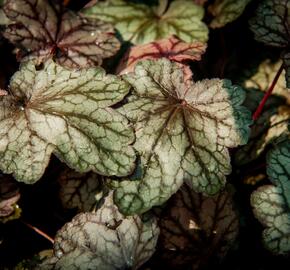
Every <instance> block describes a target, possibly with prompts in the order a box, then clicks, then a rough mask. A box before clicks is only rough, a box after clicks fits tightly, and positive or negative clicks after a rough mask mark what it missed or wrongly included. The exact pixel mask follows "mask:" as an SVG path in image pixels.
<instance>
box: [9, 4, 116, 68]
mask: <svg viewBox="0 0 290 270" xmlns="http://www.w3.org/2000/svg"><path fill="white" fill-rule="evenodd" d="M4 11H5V13H6V16H7V17H8V18H9V19H10V20H11V21H12V22H11V24H10V25H8V27H7V28H6V30H5V32H4V36H5V37H6V38H7V39H9V40H10V41H11V42H12V43H13V44H14V45H15V46H17V47H18V48H20V50H21V51H20V58H22V57H25V59H34V60H35V61H36V63H41V62H43V61H45V60H46V59H48V58H50V57H53V56H54V57H55V59H56V61H57V62H58V63H59V64H61V65H63V66H66V67H69V68H82V67H91V66H98V65H100V64H101V63H102V60H103V59H104V58H107V57H110V56H112V55H114V54H115V53H116V52H117V51H118V50H119V46H120V45H119V41H118V40H117V39H116V38H115V37H114V35H113V33H114V29H113V27H112V26H111V25H110V24H108V23H104V22H101V21H99V20H95V19H84V18H82V17H81V16H79V15H77V14H75V13H73V12H72V11H65V10H63V8H62V7H61V6H60V5H57V4H52V1H47V0H7V1H6V4H5V5H4Z"/></svg>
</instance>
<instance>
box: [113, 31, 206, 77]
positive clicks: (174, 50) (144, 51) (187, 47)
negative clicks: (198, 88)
mask: <svg viewBox="0 0 290 270" xmlns="http://www.w3.org/2000/svg"><path fill="white" fill-rule="evenodd" d="M205 50H206V44H204V43H201V42H198V41H196V42H193V43H186V42H183V41H181V40H180V39H178V38H176V37H175V36H171V37H169V38H165V39H161V40H158V41H155V42H151V43H149V44H145V45H136V46H133V47H131V48H130V49H129V51H128V52H127V53H126V55H125V56H124V57H123V58H122V59H121V61H120V63H119V66H118V68H117V73H119V74H126V73H128V72H133V71H134V68H135V65H136V64H137V63H138V61H140V60H146V59H158V58H162V57H165V58H168V59H169V60H172V61H175V62H179V63H184V62H187V61H200V60H201V55H202V54H204V53H205ZM184 68H185V69H188V70H189V71H187V73H189V74H191V71H190V68H188V67H186V66H184ZM190 77H191V76H190Z"/></svg>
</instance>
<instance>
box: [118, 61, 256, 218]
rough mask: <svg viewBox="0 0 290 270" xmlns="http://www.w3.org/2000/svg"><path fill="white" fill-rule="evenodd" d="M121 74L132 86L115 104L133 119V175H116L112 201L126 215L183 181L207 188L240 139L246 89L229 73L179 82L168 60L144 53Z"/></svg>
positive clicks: (215, 186) (212, 190) (244, 133)
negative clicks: (122, 178) (135, 155)
mask: <svg viewBox="0 0 290 270" xmlns="http://www.w3.org/2000/svg"><path fill="white" fill-rule="evenodd" d="M123 78H124V79H125V80H126V81H128V82H129V83H130V84H131V85H132V86H133V90H132V95H131V97H130V98H129V102H128V103H127V104H125V105H124V106H123V107H122V108H121V109H120V112H122V113H123V114H124V115H125V116H126V117H128V118H129V119H130V120H131V121H132V122H133V123H134V125H135V131H136V142H135V144H134V147H135V149H136V150H137V152H138V153H139V155H140V164H139V166H138V169H137V175H136V177H137V179H138V180H134V181H132V180H130V179H128V180H125V181H121V182H117V183H116V185H117V189H116V192H115V201H116V203H117V204H118V206H119V207H120V209H121V211H122V212H124V213H126V214H131V213H142V212H145V211H147V210H148V209H150V208H151V207H152V206H154V205H160V204H162V203H164V202H165V201H166V200H168V198H169V197H170V196H171V195H172V194H173V193H175V192H176V191H177V190H178V189H179V187H180V186H181V185H182V183H183V181H184V180H185V181H186V182H187V183H188V184H189V185H190V186H192V187H193V189H194V190H195V191H196V192H203V193H204V194H208V195H213V194H216V193H217V192H219V191H220V190H221V189H222V188H223V187H224V185H225V182H226V177H225V176H226V175H227V174H229V173H230V172H231V166H230V157H229V152H228V148H231V147H235V146H237V145H240V144H245V143H246V142H247V139H248V135H249V127H248V126H249V124H250V123H251V116H250V113H249V111H247V110H246V109H245V108H244V107H242V106H240V104H241V103H242V102H243V100H244V98H245V96H244V92H243V91H242V89H241V88H239V87H237V86H233V85H232V84H231V82H230V81H228V80H219V79H212V80H208V79H206V80H203V81H199V82H193V81H192V80H188V81H186V82H184V74H183V70H182V69H181V68H180V67H179V66H178V65H177V64H176V63H173V62H170V61H169V60H167V59H164V58H163V59H160V60H157V61H153V60H146V61H141V62H139V63H138V64H137V65H136V68H135V73H132V74H127V75H124V76H123Z"/></svg>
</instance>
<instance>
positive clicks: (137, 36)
mask: <svg viewBox="0 0 290 270" xmlns="http://www.w3.org/2000/svg"><path fill="white" fill-rule="evenodd" d="M163 2H164V1H163ZM160 5H162V1H160ZM158 10H159V11H160V8H158V7H157V8H156V7H154V6H148V5H146V4H140V3H132V2H127V1H125V0H108V1H106V2H97V3H96V4H95V5H93V6H91V7H88V8H86V9H84V10H83V13H84V14H85V15H86V16H87V17H89V18H97V19H101V20H103V21H105V22H110V23H112V24H114V25H115V27H116V29H117V30H118V31H119V32H120V33H121V35H122V37H123V39H124V40H127V41H131V42H132V43H134V44H145V43H149V42H152V41H155V40H158V39H163V38H168V37H169V36H170V35H176V36H178V37H179V38H180V39H182V40H184V41H185V42H193V41H201V42H206V41H207V39H208V29H207V26H206V25H205V24H204V23H203V22H202V21H201V20H202V18H203V14H204V10H203V8H202V7H201V6H199V5H196V4H195V3H194V2H193V1H189V0H183V1H173V2H172V3H171V4H170V6H169V8H168V9H167V10H163V9H162V12H161V14H159V12H158Z"/></svg>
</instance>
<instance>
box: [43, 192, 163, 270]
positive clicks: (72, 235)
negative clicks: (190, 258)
mask: <svg viewBox="0 0 290 270" xmlns="http://www.w3.org/2000/svg"><path fill="white" fill-rule="evenodd" d="M158 235H159V228H158V226H157V222H156V220H155V219H154V218H153V217H152V218H149V219H148V220H146V221H142V220H141V218H140V217H139V216H136V215H135V216H131V217H124V216H123V215H122V214H120V212H119V211H118V208H117V207H116V206H115V205H114V204H113V200H112V196H110V197H108V198H106V200H105V202H104V205H103V206H102V207H101V208H100V209H99V210H98V211H97V212H96V213H82V214H79V215H77V216H76V217H74V219H73V220H72V221H71V222H69V223H67V224H66V225H65V226H64V227H63V228H62V229H61V230H60V231H59V232H58V233H57V235H56V238H55V244H54V254H55V257H53V258H51V259H49V260H47V261H46V262H44V263H43V265H41V266H40V267H39V268H38V269H72V270H74V269H98V270H117V269H138V268H139V267H140V266H141V265H142V264H143V263H144V262H146V261H147V260H148V259H149V258H150V257H151V255H152V254H153V253H154V251H155V245H156V242H157V238H158ZM49 266H50V267H49Z"/></svg>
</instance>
